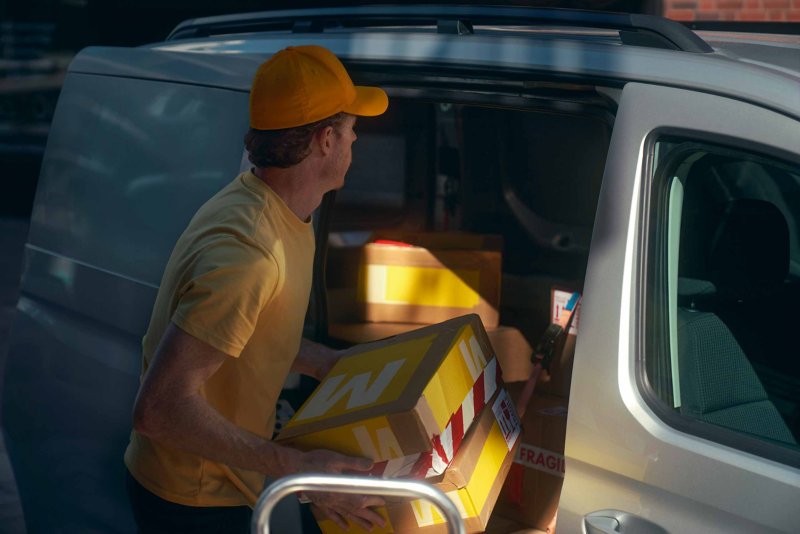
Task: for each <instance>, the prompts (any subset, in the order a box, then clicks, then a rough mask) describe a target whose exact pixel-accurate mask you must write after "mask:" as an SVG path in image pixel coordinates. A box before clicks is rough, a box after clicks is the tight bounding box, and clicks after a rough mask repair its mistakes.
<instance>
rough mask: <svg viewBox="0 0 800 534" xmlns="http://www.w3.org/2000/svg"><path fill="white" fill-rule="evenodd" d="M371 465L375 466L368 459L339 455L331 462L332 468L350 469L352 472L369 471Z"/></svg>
mask: <svg viewBox="0 0 800 534" xmlns="http://www.w3.org/2000/svg"><path fill="white" fill-rule="evenodd" d="M373 465H375V462H373V461H372V460H370V459H369V458H356V457H354V456H345V455H344V454H339V455H337V458H336V460H334V461H333V465H332V466H333V467H338V468H340V469H352V470H353V471H369V470H370V469H372V466H373Z"/></svg>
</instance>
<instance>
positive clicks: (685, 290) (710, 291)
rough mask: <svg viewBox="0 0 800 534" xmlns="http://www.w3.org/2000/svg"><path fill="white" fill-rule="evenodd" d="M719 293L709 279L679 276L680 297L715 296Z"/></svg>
mask: <svg viewBox="0 0 800 534" xmlns="http://www.w3.org/2000/svg"><path fill="white" fill-rule="evenodd" d="M716 294H717V288H716V287H714V284H712V283H711V282H709V281H707V280H697V279H696V278H686V277H683V276H682V277H680V278H678V297H681V298H694V297H713V296H714V295H716Z"/></svg>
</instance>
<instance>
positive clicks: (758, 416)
mask: <svg viewBox="0 0 800 534" xmlns="http://www.w3.org/2000/svg"><path fill="white" fill-rule="evenodd" d="M655 162H656V165H655V172H654V177H653V178H654V182H653V183H654V185H653V192H654V194H653V197H652V200H651V205H652V206H654V207H655V209H654V211H653V213H654V215H653V217H652V218H651V223H650V237H651V243H652V248H650V250H651V251H652V254H651V255H650V260H649V263H650V270H649V271H648V272H649V274H648V277H649V278H648V287H649V295H648V299H647V301H648V317H647V323H646V324H647V326H646V328H647V330H648V334H649V336H648V337H649V338H650V340H651V343H650V344H649V345H648V347H649V348H648V352H647V354H646V356H645V357H646V364H645V368H646V375H647V379H648V382H649V384H650V386H651V387H652V389H653V391H654V392H655V394H656V395H657V396H658V397H659V398H660V399H661V400H662V401H663V402H665V403H667V405H668V406H669V408H670V409H671V410H672V411H674V413H675V414H679V415H680V416H684V417H689V418H692V419H694V420H696V421H699V422H702V423H705V424H708V425H713V426H714V427H717V428H722V429H725V430H727V431H732V432H735V433H736V434H737V435H739V436H748V437H750V438H756V439H758V440H760V441H762V442H767V443H771V444H776V445H781V446H784V447H788V448H791V449H797V450H800V448H798V446H797V443H798V441H800V360H798V358H796V357H795V355H796V353H797V350H796V339H795V338H794V337H793V333H794V332H795V330H794V328H795V325H796V324H797V320H798V311H797V306H796V302H797V299H798V297H800V227H799V226H798V225H799V224H800V168H798V167H797V166H793V165H788V164H786V163H783V162H781V161H778V160H776V159H773V158H768V157H764V156H762V155H759V154H755V153H751V152H746V151H742V150H735V149H732V148H729V147H725V146H718V145H712V144H706V143H697V142H693V141H690V140H686V139H677V138H663V139H661V140H659V142H657V143H656V145H655ZM719 436H720V440H722V441H725V438H724V437H723V436H724V434H719Z"/></svg>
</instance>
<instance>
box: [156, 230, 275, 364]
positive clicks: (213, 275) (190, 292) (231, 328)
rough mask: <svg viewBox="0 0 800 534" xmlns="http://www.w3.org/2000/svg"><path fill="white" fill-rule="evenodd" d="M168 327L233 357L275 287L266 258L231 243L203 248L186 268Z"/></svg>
mask: <svg viewBox="0 0 800 534" xmlns="http://www.w3.org/2000/svg"><path fill="white" fill-rule="evenodd" d="M184 280H185V282H184V283H183V285H182V287H181V288H180V292H179V300H178V305H177V307H176V309H175V313H174V314H173V315H172V322H173V323H174V324H175V325H176V326H177V327H178V328H180V329H181V330H183V331H184V332H186V333H188V334H190V335H192V336H193V337H195V338H197V339H199V340H200V341H203V342H204V343H207V344H209V345H211V346H212V347H214V348H216V349H218V350H221V351H222V352H224V353H225V354H228V355H230V356H233V357H238V356H239V354H241V352H242V349H243V348H244V346H245V344H246V343H247V341H248V340H249V339H250V336H251V335H252V334H253V330H254V329H255V327H256V322H257V321H258V316H259V314H260V313H261V310H263V309H264V307H265V306H266V305H267V303H268V302H269V300H270V298H271V297H272V295H273V293H274V290H275V287H276V286H277V284H278V265H277V263H276V262H275V259H274V258H273V257H272V255H271V254H270V253H269V252H267V251H265V250H261V249H259V248H257V247H256V246H254V245H250V244H247V243H244V242H242V241H240V240H238V239H235V238H226V239H221V240H220V241H218V242H216V243H214V244H213V245H211V246H209V247H207V248H205V249H203V250H202V251H201V252H200V253H199V254H198V255H197V257H196V258H195V259H194V261H193V262H192V263H191V265H190V266H189V268H188V270H187V273H186V276H184Z"/></svg>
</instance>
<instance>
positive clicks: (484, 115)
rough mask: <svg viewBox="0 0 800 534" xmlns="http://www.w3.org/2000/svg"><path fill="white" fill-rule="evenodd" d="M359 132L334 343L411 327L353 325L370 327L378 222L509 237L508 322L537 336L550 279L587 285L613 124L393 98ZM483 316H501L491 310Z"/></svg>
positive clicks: (334, 299)
mask: <svg viewBox="0 0 800 534" xmlns="http://www.w3.org/2000/svg"><path fill="white" fill-rule="evenodd" d="M356 131H357V134H358V140H357V141H356V142H355V144H354V145H353V165H352V166H351V168H350V171H349V172H348V174H347V178H346V183H345V186H344V188H343V189H342V190H340V191H338V192H337V194H336V198H335V202H334V203H333V206H332V207H331V212H330V221H329V233H328V247H327V261H326V268H325V286H326V289H327V299H328V324H329V327H328V334H329V337H330V338H331V342H336V341H339V342H341V344H342V346H346V345H348V344H352V343H354V342H363V341H367V340H369V339H380V338H381V337H386V336H387V335H392V334H394V333H398V332H399V331H401V329H402V327H401V326H399V325H396V324H395V325H393V326H391V327H389V326H386V325H384V326H377V325H376V324H375V323H372V325H371V326H370V329H369V330H364V329H363V328H358V327H357V326H355V325H359V324H362V325H363V322H362V321H361V320H360V318H359V312H358V306H357V302H358V295H357V287H358V274H359V262H360V259H361V256H362V253H363V251H364V245H365V243H366V242H367V241H368V240H369V238H370V236H371V235H372V234H373V232H376V233H378V234H380V233H386V232H395V233H397V232H412V233H419V234H428V233H431V232H437V233H442V232H443V233H453V235H454V236H455V235H456V233H469V234H473V235H474V234H479V235H485V236H499V237H500V238H501V240H502V270H501V281H500V298H499V306H498V308H499V309H498V310H497V311H498V313H499V323H498V325H499V326H498V327H499V328H503V327H513V328H516V329H519V331H520V332H521V333H522V336H523V337H524V338H525V340H527V342H528V343H530V344H534V343H535V342H536V341H537V340H538V338H539V336H540V335H541V334H542V333H543V332H544V330H545V328H547V326H548V324H549V320H550V309H549V308H550V302H549V301H550V292H551V288H552V287H554V286H560V287H566V288H574V289H576V290H579V289H580V288H581V285H582V281H583V279H584V276H585V272H586V263H587V259H588V251H589V241H590V237H591V231H592V225H593V222H594V216H595V208H596V205H597V199H598V195H599V191H600V184H601V180H602V174H603V168H604V165H605V158H606V153H607V150H608V144H609V139H610V136H611V124H609V122H607V121H606V120H603V119H602V118H599V117H597V116H582V115H569V114H564V113H554V112H543V111H538V110H517V109H498V108H490V107H478V106H469V105H458V104H449V103H446V104H435V103H422V102H415V101H410V100H398V99H394V100H392V101H391V105H390V107H389V111H388V112H387V113H386V114H385V115H384V116H381V117H377V118H374V119H371V120H369V121H367V120H362V121H359V123H358V124H357V126H356ZM454 238H455V237H454ZM453 246H456V245H453ZM495 248H496V247H495ZM484 325H485V326H487V329H490V328H491V327H492V326H493V325H490V324H487V321H486V320H485V318H484ZM364 328H366V326H364Z"/></svg>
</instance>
